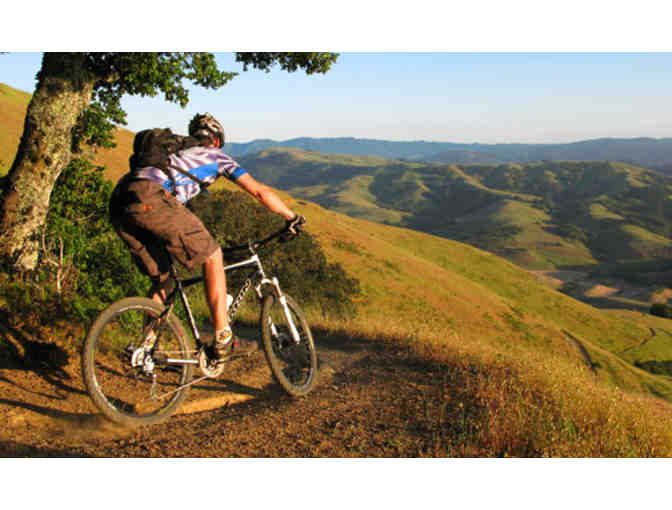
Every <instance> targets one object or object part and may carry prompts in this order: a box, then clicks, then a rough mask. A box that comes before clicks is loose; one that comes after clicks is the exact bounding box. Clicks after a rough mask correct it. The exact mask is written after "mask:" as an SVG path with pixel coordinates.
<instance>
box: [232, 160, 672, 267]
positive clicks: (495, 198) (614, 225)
mask: <svg viewBox="0 0 672 510" xmlns="http://www.w3.org/2000/svg"><path fill="white" fill-rule="evenodd" d="M240 161H241V163H242V164H243V166H245V167H246V168H249V169H250V170H251V171H252V172H254V173H255V174H258V175H259V176H260V178H261V179H262V180H263V181H265V182H270V183H271V184H272V185H274V186H277V187H280V188H282V189H285V190H287V191H289V192H290V193H292V194H295V195H298V196H302V197H304V198H307V199H309V200H312V201H315V202H317V203H320V204H322V205H323V206H325V207H328V208H330V209H333V210H336V211H338V212H342V213H345V214H348V215H351V216H354V217H360V218H367V219H373V220H375V221H380V222H384V223H388V224H393V225H398V226H404V227H408V228H412V229H414V230H420V231H424V232H428V233H432V234H435V235H439V236H442V237H447V238H450V239H454V240H458V241H462V242H467V243H470V244H472V245H474V246H477V247H480V248H483V249H485V250H487V251H490V252H493V253H497V254H499V255H501V256H504V257H506V258H508V259H509V260H512V261H514V262H516V263H517V264H520V265H522V266H524V267H528V268H536V269H543V268H555V267H566V266H578V265H593V264H596V263H598V262H600V263H604V262H609V263H617V262H620V263H622V262H628V261H633V260H651V259H656V260H661V259H665V258H669V252H670V249H671V248H672V241H671V239H670V232H669V226H668V224H669V222H668V219H670V217H672V198H671V197H672V194H670V192H671V191H672V179H670V178H669V177H666V176H664V175H662V174H658V173H656V172H653V171H650V170H646V169H642V168H638V167H635V166H632V165H628V164H624V163H612V162H573V163H572V162H557V161H554V162H547V161H545V162H541V163H530V164H525V165H518V164H508V165H500V166H483V165H471V166H457V165H442V164H429V163H411V162H405V161H395V160H385V159H381V158H375V157H366V158H365V157H357V156H338V155H328V154H321V153H316V152H310V151H303V150H300V149H286V148H276V149H269V150H266V151H264V152H261V153H259V154H256V155H252V156H246V157H244V158H241V160H240Z"/></svg>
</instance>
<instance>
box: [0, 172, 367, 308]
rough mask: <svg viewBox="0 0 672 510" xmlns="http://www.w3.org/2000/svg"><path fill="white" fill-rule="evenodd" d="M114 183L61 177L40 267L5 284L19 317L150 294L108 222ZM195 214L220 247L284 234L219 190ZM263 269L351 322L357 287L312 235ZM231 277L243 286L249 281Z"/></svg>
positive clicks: (269, 257) (272, 252) (244, 201)
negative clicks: (353, 299) (243, 282)
mask: <svg viewBox="0 0 672 510" xmlns="http://www.w3.org/2000/svg"><path fill="white" fill-rule="evenodd" d="M111 193H112V184H111V183H110V182H109V181H106V180H105V179H104V178H103V174H102V168H100V167H94V166H93V165H91V164H90V163H88V162H87V161H86V160H82V159H76V160H73V161H72V162H71V164H70V165H68V167H67V168H66V169H65V171H64V172H63V173H62V174H61V176H60V177H59V179H58V181H57V183H56V186H55V187H54V191H53V193H52V197H51V206H50V209H49V214H48V216H47V225H46V229H45V232H44V236H43V249H42V252H41V257H40V265H39V267H38V269H37V270H36V271H34V272H33V273H32V274H30V275H25V276H24V277H22V278H13V279H12V282H5V283H6V284H5V285H2V286H0V288H2V295H3V297H4V299H5V300H6V301H7V303H8V304H10V305H11V307H12V309H14V310H21V311H23V312H24V313H26V314H28V315H33V316H35V317H37V318H38V319H40V320H42V321H47V320H51V319H54V318H57V317H62V318H66V319H67V318H77V319H81V320H91V319H93V318H94V317H95V315H96V314H97V313H98V312H99V311H100V310H102V309H103V308H104V307H105V306H107V305H108V304H109V303H111V302H112V301H115V300H117V299H120V298H122V297H125V296H131V295H145V294H146V293H147V290H148V289H149V286H150V282H149V279H148V278H147V277H146V276H144V275H143V274H142V273H141V272H140V271H139V270H138V269H137V267H136V266H135V264H134V263H133V260H132V257H131V254H130V252H129V250H128V249H127V248H126V246H125V245H124V243H123V242H122V241H121V240H120V239H119V237H118V236H117V234H116V233H115V232H114V230H113V228H112V226H111V225H110V223H109V220H108V211H107V207H108V203H109V199H110V195H111ZM193 202H194V204H193V208H194V209H195V211H196V213H197V214H198V215H199V216H200V217H201V218H203V220H204V223H205V224H206V225H207V226H208V228H209V229H211V232H212V233H213V235H214V236H215V237H216V238H217V239H218V240H219V241H220V242H222V243H224V244H226V243H231V244H244V243H245V242H246V241H248V240H250V239H259V238H262V237H264V236H267V235H268V234H270V233H272V232H273V231H275V230H278V229H279V228H281V227H282V225H283V224H284V223H283V220H282V219H281V218H280V217H278V216H276V215H272V216H273V217H272V218H269V213H268V212H267V210H266V209H265V208H264V207H262V206H261V205H259V204H257V203H256V202H254V201H253V200H251V199H250V198H249V197H247V196H246V195H243V194H242V193H234V192H226V191H220V192H216V193H214V194H212V195H210V196H201V197H198V198H197V199H195V200H194V201H193ZM260 253H261V255H262V257H263V260H264V267H265V268H266V269H267V271H268V273H269V274H272V275H277V276H278V277H279V279H280V281H281V284H282V286H283V289H285V290H286V291H287V292H288V293H289V294H291V295H292V296H294V297H295V298H296V299H297V300H298V301H299V302H300V303H301V304H302V305H303V306H305V307H310V306H314V307H317V308H319V309H321V310H322V312H323V313H324V314H325V315H342V316H353V315H354V314H355V306H354V304H353V301H352V298H353V297H354V296H356V295H357V294H358V293H359V282H358V281H357V280H356V279H352V278H349V277H348V276H347V275H346V274H345V272H344V271H343V269H342V268H341V266H340V265H338V264H329V263H328V262H327V261H326V258H325V256H324V253H323V252H322V250H321V249H320V247H319V245H318V244H317V243H316V242H315V239H314V238H313V237H312V236H311V235H310V234H307V233H306V234H303V235H301V236H299V237H298V238H296V239H295V240H293V241H292V242H288V243H279V244H275V243H273V244H272V245H270V246H269V247H267V248H265V249H263V250H261V252H260ZM237 276H238V278H230V283H231V284H232V286H239V285H240V284H241V283H242V279H243V277H244V275H243V274H242V273H240V272H239V273H238V275H237Z"/></svg>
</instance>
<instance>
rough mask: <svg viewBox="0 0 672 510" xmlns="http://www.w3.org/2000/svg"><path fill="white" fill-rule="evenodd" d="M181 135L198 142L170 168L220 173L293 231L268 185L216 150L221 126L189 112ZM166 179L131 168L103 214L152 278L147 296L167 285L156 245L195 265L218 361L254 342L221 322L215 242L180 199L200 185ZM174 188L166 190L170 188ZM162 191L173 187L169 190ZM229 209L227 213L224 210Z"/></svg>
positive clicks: (298, 220) (296, 219)
mask: <svg viewBox="0 0 672 510" xmlns="http://www.w3.org/2000/svg"><path fill="white" fill-rule="evenodd" d="M189 135H191V136H193V137H196V138H198V139H199V140H200V141H201V143H202V145H201V146H196V147H191V148H189V149H186V150H184V151H182V152H180V153H176V154H172V155H171V156H170V164H171V166H177V167H179V168H180V169H182V170H183V171H187V172H189V173H190V174H192V175H194V176H196V177H197V178H198V179H200V180H201V182H206V183H211V182H214V181H215V180H216V179H218V178H219V177H222V176H225V177H227V178H229V179H230V180H232V181H233V182H235V183H236V184H238V185H239V186H240V187H241V188H242V189H244V190H245V191H247V192H248V193H249V194H250V195H252V196H253V197H254V198H256V199H257V200H258V201H260V202H261V203H262V204H263V205H264V206H266V208H267V209H268V210H270V211H271V212H274V213H277V214H279V215H281V216H283V217H284V218H285V220H286V222H287V228H288V231H289V232H290V233H291V234H294V235H296V234H298V232H299V230H300V229H301V228H302V226H303V225H304V223H305V218H304V217H303V216H299V215H297V214H296V213H295V212H294V211H292V210H291V209H290V208H289V207H288V206H287V205H286V204H285V203H284V202H283V201H282V200H281V199H280V197H279V196H278V195H277V194H276V193H275V192H273V190H271V189H270V188H269V187H267V186H265V185H264V184H262V183H261V182H259V181H257V180H255V179H254V178H253V177H252V176H251V175H250V174H249V173H248V172H247V171H246V170H245V169H243V168H241V167H240V166H239V165H238V163H236V162H235V161H234V160H233V159H232V158H231V157H230V156H228V155H227V154H225V153H224V152H223V151H222V147H223V146H224V141H225V135H224V129H223V128H222V125H221V124H220V123H219V122H218V121H217V120H216V119H215V118H214V117H213V116H212V115H210V114H209V113H205V114H203V115H201V114H196V116H194V118H193V119H192V120H191V121H190V122H189ZM167 171H169V172H171V173H173V175H172V178H171V176H169V175H166V173H165V172H164V171H163V170H161V169H159V168H155V167H144V168H132V169H131V171H130V172H129V173H127V174H126V175H124V176H123V177H122V178H121V180H120V181H119V183H118V184H117V186H116V188H115V190H114V192H113V194H112V198H111V200H110V220H111V222H112V225H113V226H114V229H115V230H116V232H117V234H118V235H119V236H120V237H121V239H123V240H124V242H125V243H126V245H127V246H128V248H129V249H130V251H131V253H132V254H133V258H134V260H135V262H136V264H137V265H138V267H139V268H140V269H141V270H142V271H143V272H145V273H146V274H147V275H148V276H149V277H150V278H151V279H152V283H153V285H152V288H151V289H150V291H149V296H150V297H151V298H152V299H153V300H154V301H156V302H157V303H160V304H163V301H164V299H165V298H166V297H167V294H168V292H169V290H170V286H171V284H170V278H169V276H170V274H169V260H168V257H167V256H166V254H165V252H164V250H163V248H162V245H163V243H165V247H166V249H167V250H168V252H170V254H171V255H172V256H173V257H174V258H175V259H176V260H177V261H179V262H180V263H181V264H182V265H184V266H185V267H186V268H188V269H193V268H196V267H198V266H201V265H202V267H203V275H204V277H205V282H204V286H205V296H206V300H207V302H208V306H209V309H210V318H211V320H212V324H213V326H214V329H215V335H214V341H213V342H212V343H211V345H210V347H211V349H210V351H211V354H212V356H213V357H214V358H216V359H219V360H222V359H227V358H229V357H231V355H233V354H234V353H235V354H245V353H247V352H249V351H252V350H254V349H256V348H257V346H256V342H241V341H240V340H239V339H237V338H235V337H234V335H233V333H232V331H231V327H230V325H229V321H228V315H227V292H226V276H225V273H224V260H223V256H222V252H221V249H220V247H219V245H218V244H217V243H216V242H215V240H214V239H213V237H212V235H211V234H210V233H209V232H208V231H207V229H206V228H205V227H204V225H203V223H202V222H201V220H200V219H198V218H197V217H196V216H195V215H194V214H193V213H192V212H191V211H189V210H188V209H187V208H186V207H185V206H184V204H185V203H186V202H187V201H188V200H190V199H191V198H193V197H195V196H196V195H197V194H198V193H199V192H200V191H201V186H200V184H199V183H198V182H196V181H195V180H191V179H189V178H188V177H187V176H184V175H182V174H181V173H179V172H176V171H174V170H172V169H168V170H167ZM173 186H174V189H173ZM170 191H174V194H171V193H170ZM231 213H232V214H235V212H234V211H232V212H231Z"/></svg>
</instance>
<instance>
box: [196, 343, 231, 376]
mask: <svg viewBox="0 0 672 510" xmlns="http://www.w3.org/2000/svg"><path fill="white" fill-rule="evenodd" d="M224 365H225V363H217V362H216V361H213V360H211V359H209V358H208V355H207V354H206V353H205V349H201V350H200V351H199V353H198V368H200V369H201V372H202V373H203V375H204V376H206V377H209V378H210V379H214V378H216V377H219V376H220V375H222V372H223V371H224Z"/></svg>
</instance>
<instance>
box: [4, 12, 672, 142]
mask: <svg viewBox="0 0 672 510" xmlns="http://www.w3.org/2000/svg"><path fill="white" fill-rule="evenodd" d="M597 3H598V4H599V3H600V2H597ZM647 3H648V0H642V3H641V4H638V5H640V6H641V9H639V10H627V11H619V10H618V7H617V6H615V5H613V3H611V4H609V5H610V6H611V7H610V15H609V16H606V15H605V14H604V12H605V11H603V10H598V11H597V14H595V13H594V15H595V17H596V18H597V20H599V23H596V24H595V26H596V27H597V26H599V27H603V26H605V25H607V23H606V22H605V21H606V20H608V21H609V23H608V26H610V27H611V28H612V30H611V31H610V32H608V33H606V34H602V33H600V32H598V31H593V32H591V33H590V36H586V34H587V33H589V32H590V28H591V27H593V25H591V22H592V23H595V19H594V18H591V17H589V16H586V14H587V13H588V14H590V12H589V6H588V4H586V3H585V2H584V3H581V2H578V3H576V2H574V1H573V0H568V1H566V2H565V3H563V6H564V7H565V9H566V10H565V11H558V10H555V11H554V10H551V11H548V13H549V14H548V15H546V14H544V16H542V17H541V22H538V21H537V20H536V19H533V21H535V23H530V20H529V19H528V18H524V17H523V18H522V20H520V19H518V18H515V19H514V17H513V16H512V17H511V18H510V19H509V20H507V21H506V22H504V20H503V19H500V18H499V17H498V16H500V15H502V13H501V12H499V11H492V10H491V12H490V14H493V12H494V14H495V16H492V15H491V16H484V15H483V13H482V12H479V11H478V6H477V7H476V8H475V10H472V11H471V12H470V14H472V18H473V16H480V18H479V23H478V24H477V25H468V24H466V23H465V24H466V25H467V26H468V27H469V28H468V29H467V31H466V32H465V31H464V27H462V28H460V27H461V26H462V25H461V21H462V19H461V18H460V16H457V15H456V14H459V13H457V11H454V10H452V8H451V10H449V11H444V12H443V13H442V14H443V17H440V19H438V20H433V18H432V16H431V13H430V12H427V11H423V14H424V18H423V22H424V25H422V26H421V27H420V28H418V25H417V23H416V24H414V23H412V22H413V21H414V19H413V17H412V16H411V18H409V19H408V20H406V19H405V17H404V16H405V15H404V13H397V16H396V17H392V18H391V20H392V22H390V23H388V24H387V25H383V26H387V30H382V31H381V34H382V36H381V37H380V42H379V41H378V37H375V38H373V40H372V39H371V36H370V35H369V38H368V39H362V38H361V36H360V37H356V36H353V38H352V39H351V38H350V34H351V33H352V34H356V33H357V32H356V30H357V28H358V27H360V26H361V23H362V22H361V21H359V20H358V18H357V17H348V16H347V15H346V14H341V15H340V17H339V15H335V16H336V23H337V25H338V27H339V29H340V30H341V31H340V32H339V35H338V36H337V37H335V38H330V37H326V38H321V37H320V36H319V34H316V33H313V32H310V33H309V34H308V36H306V34H305V33H303V32H302V34H303V38H300V39H292V38H288V37H289V36H288V34H292V33H293V32H292V31H291V30H286V29H285V28H284V27H285V26H284V25H282V26H283V29H282V30H281V31H280V34H281V37H280V38H279V39H277V38H276V34H278V28H277V27H274V28H273V30H275V31H274V32H271V35H270V36H269V35H268V33H267V31H265V30H264V29H265V28H269V27H271V25H270V24H272V22H273V20H272V17H271V19H270V20H268V21H267V23H269V24H267V25H264V24H263V23H261V22H259V26H258V27H257V31H256V32H255V33H254V35H253V36H250V35H249V26H250V25H247V24H242V27H239V31H238V32H233V33H232V34H233V35H230V36H229V37H230V38H231V39H233V40H240V41H241V44H240V46H239V48H236V49H241V50H245V51H250V50H252V51H258V50H259V49H260V48H259V47H257V45H258V44H259V45H260V46H261V47H262V48H261V49H264V50H268V49H272V50H276V51H277V50H285V49H287V48H284V47H277V46H278V45H280V46H284V45H285V44H287V42H289V45H290V46H291V48H289V49H292V50H308V49H314V50H320V51H336V52H339V53H340V56H339V58H338V60H337V62H336V63H335V64H334V65H333V66H332V69H331V70H330V71H329V72H328V73H327V74H325V75H312V76H307V75H306V74H305V73H304V72H303V71H297V72H295V73H286V72H284V71H281V70H280V69H278V68H276V69H274V70H272V71H271V72H270V73H264V72H261V71H256V70H250V71H247V72H242V67H241V66H240V65H239V64H237V63H236V62H235V58H234V54H233V53H232V52H222V53H216V55H217V62H218V64H219V65H220V68H221V69H223V70H227V71H236V72H238V71H239V72H241V74H240V75H239V76H238V77H236V78H235V79H234V80H233V81H231V82H230V83H229V84H227V85H226V86H225V87H223V88H221V89H219V90H216V91H209V90H204V89H200V88H197V87H190V90H191V92H190V103H189V105H188V106H187V107H186V109H182V108H181V107H179V106H178V105H175V104H172V103H168V102H166V101H164V100H163V99H162V98H160V97H157V98H143V97H126V98H124V100H123V107H124V108H125V110H126V111H127V114H128V117H127V120H128V125H127V126H126V127H127V128H128V129H130V130H132V131H139V130H141V129H145V128H148V127H156V126H162V127H164V126H165V127H170V128H172V129H173V130H174V131H176V132H180V133H184V132H185V131H186V126H187V124H188V121H189V119H190V118H191V117H193V115H194V114H195V113H203V112H206V111H208V112H210V113H212V114H213V115H215V117H217V118H218V119H219V120H220V121H221V122H222V123H223V125H224V126H225V128H226V131H227V135H228V139H229V141H232V142H248V141H251V140H255V139H262V138H270V139H274V140H288V139H291V138H297V137H316V138H318V137H356V138H372V139H380V140H396V141H410V140H425V141H442V142H458V143H475V142H476V143H565V142H572V141H578V140H585V139H594V138H603V137H612V138H634V137H652V138H665V137H672V101H671V100H670V99H672V97H671V96H672V87H671V86H670V85H672V52H670V50H672V46H669V48H665V47H664V46H661V44H660V40H659V39H656V38H655V37H658V36H657V35H655V34H658V33H663V32H664V33H666V29H665V30H662V28H663V27H664V22H663V21H662V20H663V17H662V16H663V14H664V13H663V12H662V11H661V12H660V13H658V14H660V16H658V15H656V13H657V11H655V10H651V9H646V8H645V7H646V6H645V4H647ZM420 4H422V1H421V2H420ZM290 5H292V4H290ZM414 5H415V4H414ZM496 5H500V4H496ZM506 5H507V8H509V6H511V5H513V6H515V5H516V4H515V2H514V3H513V4H508V3H507V4H506ZM530 5H532V6H534V5H537V3H531V4H529V5H528V4H525V3H523V5H522V6H521V7H525V8H526V9H527V10H526V11H524V12H526V13H527V14H529V11H530V9H532V8H533V7H530ZM590 5H593V4H590ZM572 7H574V8H577V9H578V8H581V16H576V15H575V14H576V13H574V11H572V10H571V9H572ZM226 12H227V13H228V11H226ZM512 12H514V14H515V11H512ZM520 12H521V13H522V12H523V11H522V10H521V11H520ZM507 13H510V11H507ZM369 14H370V13H369ZM393 14H394V13H393ZM551 14H552V15H553V20H555V21H556V23H551V22H550V19H551V18H549V16H550V15H551ZM227 18H231V19H242V18H239V17H235V16H228V17H227ZM437 18H439V16H437ZM640 19H646V20H647V25H646V27H644V28H642V27H641V23H639V22H638V20H640ZM664 19H669V18H668V17H664ZM516 20H517V21H516ZM659 20H660V21H659ZM339 21H340V24H339ZM626 24H629V25H630V27H629V30H628V31H627V32H625V31H624V30H622V29H621V27H623V26H625V25H626ZM400 25H401V26H403V27H404V28H405V29H406V31H403V30H399V29H398V28H397V27H398V26H400ZM224 26H227V27H228V26H229V25H226V24H225V25H224ZM233 26H238V25H236V24H235V23H234V24H233ZM255 26H256V25H255ZM288 26H289V27H290V28H291V24H290V25H288ZM330 26H331V25H330ZM425 26H426V27H428V28H432V29H436V28H437V27H438V26H442V27H443V28H444V32H443V33H442V34H440V35H441V36H445V37H446V38H445V39H442V41H443V42H442V43H437V41H438V40H439V39H437V38H436V37H435V36H434V35H432V34H433V32H431V30H427V31H426V32H427V33H430V32H431V34H430V35H427V34H425V31H424V27H425ZM637 26H639V27H640V31H639V32H638V31H637V29H636V27H637ZM409 27H414V28H409ZM473 27H477V29H476V28H473ZM322 28H324V31H325V32H327V33H330V32H329V31H330V30H332V29H331V28H328V27H327V26H325V27H322ZM581 29H583V31H581ZM658 30H662V32H658ZM407 32H408V33H410V34H411V35H410V36H409V35H408V33H407ZM545 32H548V33H549V34H550V37H548V39H544V38H543V37H541V34H544V33H545ZM36 33H39V30H37V31H36ZM59 33H60V32H59ZM64 33H68V32H67V30H66V31H65V32H64ZM241 34H248V35H247V37H242V38H240V39H238V37H239V36H240V35H241ZM259 34H266V38H263V37H261V38H260V40H261V43H257V42H256V40H257V38H259ZM395 34H397V35H402V36H403V39H398V38H397V37H396V36H395ZM455 34H459V35H461V36H466V38H465V41H466V42H464V43H461V44H456V43H455V42H454V39H451V38H450V36H451V35H453V36H454V35H455ZM511 34H516V37H513V38H511V37H510V36H511ZM582 34H583V36H582ZM199 35H200V33H199ZM530 35H534V36H535V39H533V40H530V39H529V36H530ZM607 35H608V37H606V36H607ZM474 36H476V37H474ZM0 37H1V36H0ZM213 37H220V36H219V34H217V35H216V36H211V38H210V39H207V40H206V44H211V45H212V46H211V47H217V46H218V45H217V44H216V43H213V40H214V41H217V40H219V39H216V38H215V39H213ZM647 37H654V38H653V39H651V38H647ZM95 40H96V41H98V39H95ZM312 40H314V41H315V44H314V45H311V43H310V42H309V43H306V41H312ZM398 40H401V41H403V42H402V43H401V44H397V43H396V41H398ZM102 41H103V42H102V43H96V44H89V45H86V46H84V47H82V42H81V40H80V39H76V40H75V41H74V42H73V41H71V40H69V39H67V38H66V39H65V41H63V42H61V43H60V44H61V45H63V46H65V49H68V50H71V49H72V46H73V45H74V46H75V47H76V48H75V49H79V50H80V51H82V50H92V49H93V50H95V49H99V48H98V47H97V46H98V45H99V44H102V45H103V49H105V50H109V49H110V48H108V47H107V46H105V41H106V39H105V38H103V39H102ZM152 41H153V40H152ZM170 41H172V39H170ZM278 41H281V43H279V42H278ZM372 41H373V42H372ZM476 41H478V42H476ZM481 41H483V42H481ZM619 41H627V43H626V44H619ZM633 41H637V42H640V44H633ZM2 42H3V41H2V39H0V51H2V50H3V48H6V49H7V50H8V51H9V53H7V54H4V55H0V82H2V83H6V84H8V85H10V86H12V87H15V88H18V89H21V90H25V91H27V92H31V91H32V90H33V89H34V86H35V74H36V72H37V71H38V69H39V67H40V61H41V54H40V53H39V51H37V50H40V49H45V48H49V49H50V50H54V49H63V48H62V47H59V46H58V44H57V45H56V47H54V46H53V44H52V42H53V41H51V40H49V43H48V44H47V42H46V41H45V40H44V39H43V40H42V41H40V40H39V39H38V40H37V42H35V41H33V39H32V38H31V39H30V40H29V42H24V43H23V44H18V45H16V46H13V45H12V44H9V45H5V46H3V45H2ZM416 43H417V44H416ZM156 44H157V43H156V41H153V42H152V43H151V44H148V43H147V42H146V41H137V40H131V41H130V42H127V45H130V48H129V49H134V50H137V49H139V48H140V49H143V50H145V49H147V50H157V49H162V47H161V44H160V42H159V44H158V45H159V48H157V47H156ZM229 44H231V43H230V42H229ZM178 45H179V43H178ZM269 45H270V46H271V47H270V48H269ZM306 45H307V46H306ZM187 46H188V45H187ZM16 48H18V51H16ZM397 48H402V49H404V51H398V50H397ZM473 48H475V49H476V50H478V51H472V50H471V49H473ZM480 48H485V49H486V50H488V51H482V50H479V49H480ZM492 48H496V51H493V50H492ZM517 48H522V49H521V50H520V51H513V50H516V49H517ZM556 48H560V49H561V50H563V51H559V52H558V51H554V49H556ZM113 49H117V48H113ZM122 49H125V48H122ZM168 49H173V48H168ZM178 49H185V48H178ZM199 49H201V48H199ZM596 49H597V50H599V51H595V50H596ZM622 49H624V50H625V52H624V51H622ZM371 50H374V51H371ZM409 50H410V51H409ZM549 50H552V51H550V52H549Z"/></svg>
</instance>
